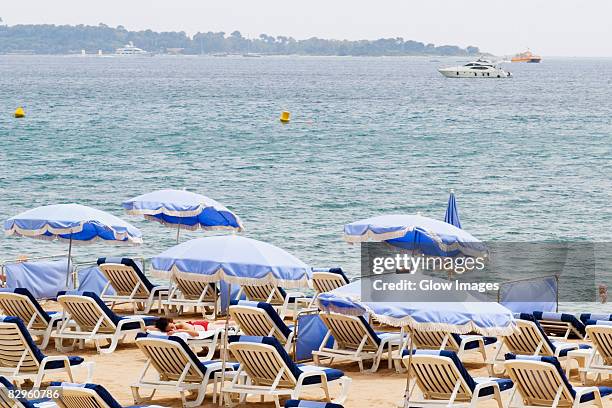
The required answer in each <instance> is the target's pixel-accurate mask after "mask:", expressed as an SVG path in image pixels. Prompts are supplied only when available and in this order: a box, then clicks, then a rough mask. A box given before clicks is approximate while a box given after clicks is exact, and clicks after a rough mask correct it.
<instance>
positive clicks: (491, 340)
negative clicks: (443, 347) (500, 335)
mask: <svg viewBox="0 0 612 408" xmlns="http://www.w3.org/2000/svg"><path fill="white" fill-rule="evenodd" d="M452 336H453V338H454V339H455V341H456V342H457V344H459V345H461V343H463V341H464V339H465V338H466V337H467V336H464V335H461V334H455V333H453V334H452ZM482 340H483V342H484V345H485V346H488V345H490V344H495V343H496V342H497V337H487V336H485V337H483V338H482ZM475 348H478V340H471V341H468V342H467V343H465V347H464V350H473V349H475Z"/></svg>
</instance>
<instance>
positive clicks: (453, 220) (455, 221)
mask: <svg viewBox="0 0 612 408" xmlns="http://www.w3.org/2000/svg"><path fill="white" fill-rule="evenodd" d="M444 222H446V223H448V224H451V225H454V226H455V227H457V228H461V220H459V210H458V209H457V201H456V200H455V192H454V191H453V190H451V191H450V195H449V196H448V205H447V206H446V214H444Z"/></svg>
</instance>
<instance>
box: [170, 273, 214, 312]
mask: <svg viewBox="0 0 612 408" xmlns="http://www.w3.org/2000/svg"><path fill="white" fill-rule="evenodd" d="M220 301H221V299H220V296H219V290H218V289H217V286H216V284H215V283H210V282H202V281H200V280H197V279H190V278H189V277H186V276H183V275H177V274H173V275H172V286H171V287H170V293H169V295H168V300H166V301H165V302H164V309H165V313H166V315H168V314H170V312H171V311H172V310H174V309H176V310H177V312H178V314H181V313H182V312H183V311H184V309H185V308H188V307H193V310H194V312H195V311H196V310H197V309H200V310H201V312H202V316H204V317H207V310H212V313H211V315H212V316H210V317H212V318H213V319H214V318H216V315H217V312H218V310H219V306H220V305H219V303H220Z"/></svg>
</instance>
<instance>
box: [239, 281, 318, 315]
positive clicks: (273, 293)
mask: <svg viewBox="0 0 612 408" xmlns="http://www.w3.org/2000/svg"><path fill="white" fill-rule="evenodd" d="M243 294H244V295H245V296H246V298H247V300H250V301H251V302H264V303H269V304H271V305H272V306H274V308H276V309H277V310H278V314H279V315H280V316H281V318H283V319H284V318H285V317H286V316H287V312H289V311H290V310H291V312H292V314H293V316H297V314H298V311H299V309H300V305H303V306H304V307H308V306H309V305H310V302H311V300H312V299H310V298H307V297H306V295H304V294H303V293H302V292H286V291H285V290H284V289H283V288H281V287H279V286H274V285H271V284H265V285H257V286H255V285H243V286H241V287H240V292H238V295H237V297H236V298H237V299H240V298H241V297H242V295H243Z"/></svg>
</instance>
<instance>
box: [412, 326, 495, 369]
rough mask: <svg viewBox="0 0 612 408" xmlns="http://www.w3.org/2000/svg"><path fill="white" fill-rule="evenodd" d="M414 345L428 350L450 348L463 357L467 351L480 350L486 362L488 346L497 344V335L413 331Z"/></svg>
mask: <svg viewBox="0 0 612 408" xmlns="http://www.w3.org/2000/svg"><path fill="white" fill-rule="evenodd" d="M412 339H413V344H414V347H416V348H417V349H426V350H438V349H439V350H450V351H454V352H455V353H457V356H458V357H459V358H460V359H461V358H463V356H464V354H466V353H467V352H472V351H475V352H478V353H480V355H481V356H482V359H483V361H484V362H487V361H488V360H487V352H486V349H487V347H492V346H495V345H496V344H497V338H496V337H487V336H480V335H471V334H467V335H464V334H456V333H447V332H443V331H422V330H414V331H413V332H412Z"/></svg>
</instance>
